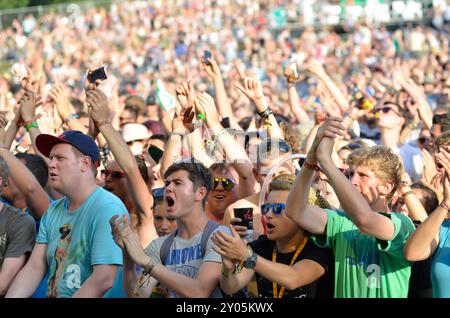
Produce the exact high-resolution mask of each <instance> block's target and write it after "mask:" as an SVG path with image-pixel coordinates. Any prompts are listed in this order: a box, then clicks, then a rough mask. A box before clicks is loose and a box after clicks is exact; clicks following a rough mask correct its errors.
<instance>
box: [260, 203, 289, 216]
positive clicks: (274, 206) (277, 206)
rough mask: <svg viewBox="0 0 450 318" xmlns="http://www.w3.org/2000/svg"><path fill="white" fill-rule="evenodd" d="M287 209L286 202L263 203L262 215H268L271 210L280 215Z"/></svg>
mask: <svg viewBox="0 0 450 318" xmlns="http://www.w3.org/2000/svg"><path fill="white" fill-rule="evenodd" d="M285 209H286V204H284V203H266V204H263V205H261V213H262V215H266V214H267V213H268V212H269V210H272V213H273V214H274V215H280V214H281V213H283V212H284V210H285Z"/></svg>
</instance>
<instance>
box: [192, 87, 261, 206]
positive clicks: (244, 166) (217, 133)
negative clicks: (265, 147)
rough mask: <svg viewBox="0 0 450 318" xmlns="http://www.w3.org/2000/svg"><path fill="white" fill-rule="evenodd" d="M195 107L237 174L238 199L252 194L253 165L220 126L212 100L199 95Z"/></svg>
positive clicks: (206, 96) (239, 146) (204, 94)
mask: <svg viewBox="0 0 450 318" xmlns="http://www.w3.org/2000/svg"><path fill="white" fill-rule="evenodd" d="M195 107H196V109H197V111H198V112H201V113H203V114H205V122H206V125H207V126H208V128H209V130H210V133H211V135H212V136H213V137H214V143H215V145H216V146H217V145H220V147H221V148H222V149H223V150H224V151H225V153H226V156H227V162H231V163H232V165H233V167H234V168H235V169H236V171H237V172H238V174H239V189H240V197H245V196H248V195H250V194H252V193H253V188H254V186H255V182H256V180H255V177H254V174H253V164H252V163H251V161H250V159H249V158H248V155H247V153H246V151H245V149H244V147H242V145H240V144H239V143H237V142H236V140H235V139H234V137H233V136H231V135H230V134H229V133H228V132H227V130H226V129H225V128H223V127H222V125H221V124H220V122H219V118H218V115H217V110H216V106H215V104H214V100H213V99H212V97H211V96H209V95H208V94H207V93H199V94H197V99H196V102H195Z"/></svg>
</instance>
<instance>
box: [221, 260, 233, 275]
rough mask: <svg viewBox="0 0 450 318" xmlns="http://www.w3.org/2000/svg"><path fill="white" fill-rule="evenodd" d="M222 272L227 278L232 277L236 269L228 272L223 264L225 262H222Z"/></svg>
mask: <svg viewBox="0 0 450 318" xmlns="http://www.w3.org/2000/svg"><path fill="white" fill-rule="evenodd" d="M220 272H221V273H222V276H223V277H225V278H228V277H230V275H231V274H233V273H234V271H232V272H231V273H229V272H227V271H226V270H225V267H224V266H223V263H222V266H221V267H220Z"/></svg>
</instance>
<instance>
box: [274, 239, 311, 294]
mask: <svg viewBox="0 0 450 318" xmlns="http://www.w3.org/2000/svg"><path fill="white" fill-rule="evenodd" d="M306 242H308V238H307V237H305V238H304V239H303V241H302V244H300V246H299V247H298V248H297V250H296V251H295V254H294V256H293V257H292V260H291V263H290V264H289V266H291V267H292V265H294V262H295V260H296V259H297V257H298V255H299V254H300V252H301V251H302V250H303V248H304V247H305V245H306ZM276 261H277V245H276V244H275V245H274V246H273V252H272V262H276ZM272 286H273V298H283V295H284V290H285V288H284V287H281V289H280V293H278V285H277V283H276V282H272Z"/></svg>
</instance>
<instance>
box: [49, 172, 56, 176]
mask: <svg viewBox="0 0 450 318" xmlns="http://www.w3.org/2000/svg"><path fill="white" fill-rule="evenodd" d="M49 176H50V177H56V176H58V175H57V174H56V173H53V172H50V173H49Z"/></svg>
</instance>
